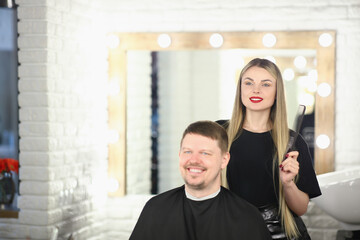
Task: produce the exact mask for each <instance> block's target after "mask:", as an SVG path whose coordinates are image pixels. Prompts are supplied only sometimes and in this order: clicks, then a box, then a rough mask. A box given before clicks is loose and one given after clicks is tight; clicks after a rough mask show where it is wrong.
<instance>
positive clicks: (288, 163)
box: [279, 151, 299, 185]
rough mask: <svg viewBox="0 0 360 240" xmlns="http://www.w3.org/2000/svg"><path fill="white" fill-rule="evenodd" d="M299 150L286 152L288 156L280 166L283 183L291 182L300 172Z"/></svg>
mask: <svg viewBox="0 0 360 240" xmlns="http://www.w3.org/2000/svg"><path fill="white" fill-rule="evenodd" d="M298 156H299V152H298V151H292V152H289V153H287V154H286V156H285V157H286V158H285V159H284V161H283V162H282V163H281V164H280V166H279V168H280V169H279V174H280V180H281V182H282V184H283V185H286V184H291V183H292V182H293V180H294V178H295V176H296V175H297V174H298V173H299V162H298V161H297V157H298Z"/></svg>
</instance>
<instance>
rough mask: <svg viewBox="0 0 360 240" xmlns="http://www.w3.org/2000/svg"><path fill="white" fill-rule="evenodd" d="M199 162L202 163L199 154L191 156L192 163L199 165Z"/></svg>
mask: <svg viewBox="0 0 360 240" xmlns="http://www.w3.org/2000/svg"><path fill="white" fill-rule="evenodd" d="M199 161H200V158H199V154H197V153H194V154H191V157H190V163H197V162H199Z"/></svg>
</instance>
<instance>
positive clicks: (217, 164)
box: [179, 134, 229, 194]
mask: <svg viewBox="0 0 360 240" xmlns="http://www.w3.org/2000/svg"><path fill="white" fill-rule="evenodd" d="M179 158H180V172H181V175H182V177H183V179H184V181H185V185H186V187H187V188H188V189H191V190H194V191H197V190H200V191H202V192H208V191H209V194H211V193H213V192H215V191H217V190H218V189H219V187H220V172H221V169H223V168H225V167H226V165H227V163H228V160H229V153H222V152H221V150H220V148H219V146H218V141H217V140H213V139H211V138H208V137H204V136H201V135H198V134H187V135H185V137H184V139H183V141H182V144H181V148H180V153H179Z"/></svg>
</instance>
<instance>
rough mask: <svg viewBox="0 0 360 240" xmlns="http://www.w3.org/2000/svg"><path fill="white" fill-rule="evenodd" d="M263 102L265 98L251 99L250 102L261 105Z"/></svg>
mask: <svg viewBox="0 0 360 240" xmlns="http://www.w3.org/2000/svg"><path fill="white" fill-rule="evenodd" d="M262 100H263V98H261V97H251V98H250V101H251V102H253V103H259V102H261V101H262Z"/></svg>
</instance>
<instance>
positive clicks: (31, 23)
mask: <svg viewBox="0 0 360 240" xmlns="http://www.w3.org/2000/svg"><path fill="white" fill-rule="evenodd" d="M16 3H17V4H18V5H19V8H18V13H19V14H18V17H19V19H20V21H19V23H18V30H19V34H20V35H19V39H18V44H19V49H20V50H19V62H20V64H21V65H20V67H19V77H20V80H19V92H20V93H19V104H20V112H19V114H20V121H21V123H20V137H21V141H20V164H21V168H20V179H21V184H20V193H21V197H20V198H19V202H18V205H19V207H20V209H21V211H20V215H19V219H0V238H1V239H26V238H27V237H29V238H31V239H50V237H51V235H52V233H53V231H54V227H58V228H59V239H65V238H66V237H67V236H68V235H69V234H70V233H72V232H74V236H75V238H76V239H109V238H107V237H105V234H106V232H108V233H109V235H108V237H110V238H111V239H127V238H128V236H129V234H130V232H131V229H132V227H133V225H134V224H135V222H136V218H137V216H138V213H139V211H141V210H140V209H141V208H142V206H143V204H144V202H145V201H146V199H148V197H150V196H143V197H141V196H135V197H134V198H131V197H130V196H127V197H125V198H120V199H109V200H108V202H107V207H108V208H107V209H108V211H107V212H106V211H105V208H104V207H103V206H104V204H105V198H106V193H105V192H100V191H99V190H97V189H104V188H103V186H102V185H101V180H103V179H105V177H106V176H105V175H106V161H107V148H106V140H105V139H104V138H103V137H102V136H103V135H105V134H104V133H106V130H107V126H106V116H107V112H106V92H105V90H104V89H106V81H107V79H106V78H107V76H106V75H107V74H106V71H107V70H106V68H107V65H106V58H107V56H106V48H105V44H104V41H102V38H103V37H104V36H105V34H106V32H110V31H120V32H128V31H130V32H147V31H150V32H154V31H160V32H162V31H165V32H166V31H171V32H173V31H251V30H270V31H271V30H317V29H321V30H323V29H335V30H337V39H336V41H337V50H336V57H337V59H336V68H337V69H336V80H337V82H336V142H335V145H336V156H335V160H336V168H337V169H342V168H345V167H350V166H353V165H360V156H359V155H360V154H359V150H358V145H359V143H360V142H359V140H357V139H359V138H358V136H359V135H360V128H359V127H358V122H357V119H359V112H360V111H359V110H360V109H359V108H360V105H359V104H357V102H358V101H357V95H358V94H357V89H359V88H360V82H359V81H357V76H359V75H360V68H358V67H357V63H358V62H359V61H360V45H359V40H360V14H359V13H360V3H359V1H358V0H343V1H338V0H320V1H305V2H304V1H298V2H293V1H292V2H289V1H284V0H282V1H274V0H266V1H258V0H255V1H254V0H245V1H234V0H226V1H220V0H210V1H201V0H197V1H190V0H186V1H168V0H156V1H151V2H149V1H145V0H133V1H124V0H121V1H118V0H104V1H93V0H90V1H85V0H63V1H55V0H16ZM344 122H346V124H343V123H344ZM94 193H96V195H95V194H94ZM135 199H138V200H135ZM129 209H131V210H129ZM129 211H130V213H129ZM132 211H133V212H132ZM135 212H136V213H135ZM106 213H107V214H108V215H107V216H106V217H107V218H108V219H109V221H108V222H106V221H105V215H106ZM110 213H111V214H110ZM310 213H311V212H310ZM310 213H309V215H308V216H307V217H308V218H307V219H306V221H307V223H308V226H309V228H310V229H314V232H313V233H312V236H313V239H315V240H316V239H334V236H335V232H336V228H337V226H336V224H335V223H334V224H324V223H326V222H327V221H331V220H324V218H326V215H324V214H323V213H321V212H316V211H315V213H314V215H312V214H310ZM319 219H320V220H319ZM318 220H319V221H318ZM109 223H110V224H109ZM318 223H321V224H320V225H317V224H318ZM107 225H108V227H107ZM329 228H330V229H333V230H331V231H330V233H325V232H324V229H325V230H328V229H329Z"/></svg>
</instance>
